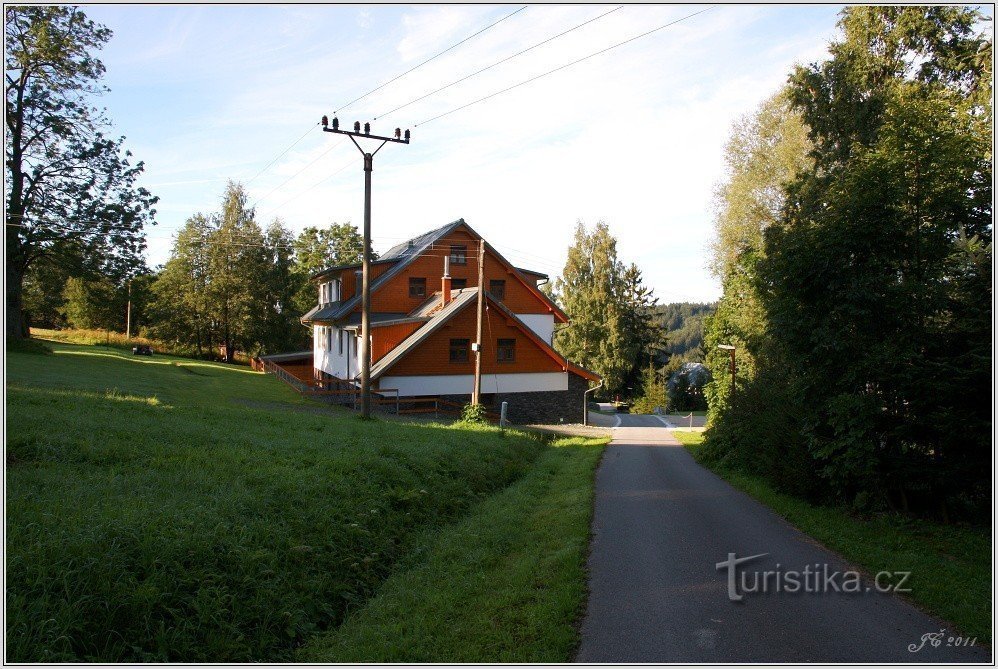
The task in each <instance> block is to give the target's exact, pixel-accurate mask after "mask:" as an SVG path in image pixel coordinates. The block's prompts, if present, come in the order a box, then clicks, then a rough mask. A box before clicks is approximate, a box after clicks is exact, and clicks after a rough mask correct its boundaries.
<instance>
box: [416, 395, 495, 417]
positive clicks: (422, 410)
mask: <svg viewBox="0 0 998 669" xmlns="http://www.w3.org/2000/svg"><path fill="white" fill-rule="evenodd" d="M401 403H402V404H404V405H406V408H404V409H400V410H399V412H398V413H399V415H403V416H404V415H408V414H433V415H434V416H435V417H436V418H439V417H440V416H442V415H443V416H460V415H461V411H462V410H463V409H464V406H465V405H463V404H461V403H460V402H452V401H451V400H445V399H441V398H439V397H406V398H404V399H403V400H402V401H401ZM485 417H486V418H487V419H488V420H490V421H492V422H493V423H498V422H499V414H497V413H495V412H493V411H486V412H485Z"/></svg>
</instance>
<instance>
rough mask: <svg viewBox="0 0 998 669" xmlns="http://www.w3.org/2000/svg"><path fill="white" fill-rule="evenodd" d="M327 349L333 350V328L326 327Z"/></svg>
mask: <svg viewBox="0 0 998 669" xmlns="http://www.w3.org/2000/svg"><path fill="white" fill-rule="evenodd" d="M326 350H327V351H332V350H333V328H326Z"/></svg>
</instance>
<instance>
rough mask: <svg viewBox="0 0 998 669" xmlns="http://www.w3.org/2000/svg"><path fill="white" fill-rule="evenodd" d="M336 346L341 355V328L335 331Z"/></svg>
mask: <svg viewBox="0 0 998 669" xmlns="http://www.w3.org/2000/svg"><path fill="white" fill-rule="evenodd" d="M336 346H337V349H338V350H339V353H340V355H343V330H337V331H336Z"/></svg>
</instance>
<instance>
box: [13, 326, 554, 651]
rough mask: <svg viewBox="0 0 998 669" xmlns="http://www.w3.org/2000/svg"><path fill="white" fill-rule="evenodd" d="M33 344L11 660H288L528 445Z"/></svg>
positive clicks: (22, 391)
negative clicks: (359, 414) (46, 351)
mask: <svg viewBox="0 0 998 669" xmlns="http://www.w3.org/2000/svg"><path fill="white" fill-rule="evenodd" d="M52 348H53V349H54V354H53V355H48V356H37V355H27V354H21V353H10V354H9V355H8V405H7V420H8V423H7V434H8V444H7V500H6V501H7V659H8V660H10V661H17V662H24V661H35V662H60V661H104V662H112V661H114V662H125V661H174V662H176V661H190V662H207V661H221V662H232V661H279V660H287V659H290V658H291V657H292V654H293V651H294V649H295V648H296V647H297V646H299V645H300V644H301V643H302V641H303V640H305V639H307V638H308V637H309V636H311V635H313V634H314V633H316V632H318V631H322V630H327V629H330V628H333V627H335V626H336V625H338V624H339V623H340V621H342V620H343V618H344V616H345V615H346V614H347V612H348V611H350V610H351V609H353V608H355V607H358V606H361V605H362V604H363V603H364V602H365V601H366V599H367V598H368V597H370V595H371V594H372V593H373V592H374V590H375V588H376V587H377V586H378V585H379V584H380V583H382V582H383V581H384V579H385V578H386V577H387V576H388V575H389V574H390V573H391V571H392V570H393V568H394V566H395V565H396V563H397V562H398V561H399V560H400V559H402V558H403V557H404V556H406V555H407V553H408V552H409V550H410V548H411V546H412V544H413V541H414V538H415V537H417V536H420V535H421V534H422V533H424V532H425V531H427V530H428V529H429V528H432V527H437V526H441V525H443V524H445V523H447V522H450V521H451V520H452V519H454V518H456V517H458V516H459V515H460V514H461V513H462V512H464V511H465V510H466V509H467V508H468V507H469V506H470V505H471V504H473V503H474V502H476V501H477V500H479V499H482V498H483V497H485V496H487V495H489V494H490V493H493V492H494V491H497V490H499V489H501V488H503V487H505V486H507V485H509V484H510V483H511V482H512V481H514V480H516V479H517V478H518V477H520V476H521V475H522V474H523V473H524V472H526V471H527V470H528V469H529V468H530V465H531V463H532V462H533V460H534V459H535V458H536V457H537V455H538V454H539V453H540V452H541V451H542V450H543V445H542V444H541V443H539V442H538V441H536V440H534V439H531V438H529V437H527V436H525V435H520V434H517V433H509V432H508V433H507V434H506V435H505V436H504V435H502V434H500V433H499V432H498V431H497V430H494V429H491V428H475V429H467V428H463V429H461V428H451V427H446V426H443V425H432V424H429V425H427V424H420V425H410V424H404V423H397V422H385V421H370V422H364V421H359V420H356V419H355V417H354V416H353V415H352V414H349V413H346V412H343V411H338V410H335V409H324V408H317V407H315V406H314V405H310V404H308V403H306V402H305V401H304V400H301V399H300V398H297V397H296V396H294V395H292V394H291V393H290V391H289V390H288V389H286V388H285V387H284V386H283V385H282V384H280V383H279V382H278V381H277V380H276V379H274V378H273V377H264V376H262V375H260V374H257V373H255V372H252V371H250V370H248V369H245V368H238V367H232V366H226V365H220V364H215V363H209V362H197V361H191V360H183V359H177V358H171V357H169V356H155V357H154V358H152V359H146V358H141V359H140V358H133V357H132V356H130V355H128V354H126V353H123V352H121V351H116V350H113V349H108V348H104V347H83V346H68V345H63V344H53V345H52ZM254 406H266V407H267V408H266V409H259V408H253V407H254Z"/></svg>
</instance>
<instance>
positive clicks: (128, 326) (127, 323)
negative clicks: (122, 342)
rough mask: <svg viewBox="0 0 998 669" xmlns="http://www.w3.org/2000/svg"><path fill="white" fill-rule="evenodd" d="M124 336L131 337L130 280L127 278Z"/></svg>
mask: <svg viewBox="0 0 998 669" xmlns="http://www.w3.org/2000/svg"><path fill="white" fill-rule="evenodd" d="M125 338H126V339H131V338H132V280H131V279H129V280H128V311H127V312H126V315H125Z"/></svg>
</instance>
